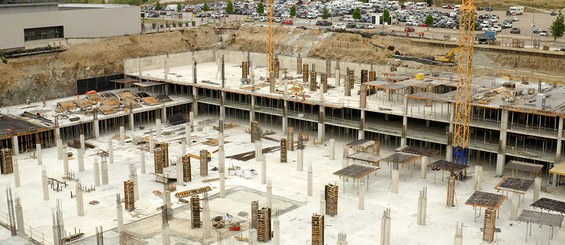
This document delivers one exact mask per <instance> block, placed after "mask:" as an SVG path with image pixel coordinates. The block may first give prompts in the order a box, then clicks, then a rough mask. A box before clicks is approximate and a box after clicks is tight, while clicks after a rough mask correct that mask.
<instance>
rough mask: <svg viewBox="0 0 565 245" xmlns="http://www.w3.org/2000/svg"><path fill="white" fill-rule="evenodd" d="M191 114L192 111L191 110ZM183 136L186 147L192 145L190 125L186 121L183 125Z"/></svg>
mask: <svg viewBox="0 0 565 245" xmlns="http://www.w3.org/2000/svg"><path fill="white" fill-rule="evenodd" d="M191 114H192V112H191ZM184 132H185V134H184V138H185V141H186V144H187V146H188V147H190V146H191V145H192V126H191V125H190V123H186V125H185V127H184Z"/></svg>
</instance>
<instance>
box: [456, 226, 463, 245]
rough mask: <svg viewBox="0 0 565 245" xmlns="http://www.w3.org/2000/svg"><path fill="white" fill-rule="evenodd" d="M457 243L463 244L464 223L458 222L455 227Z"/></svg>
mask: <svg viewBox="0 0 565 245" xmlns="http://www.w3.org/2000/svg"><path fill="white" fill-rule="evenodd" d="M454 240H455V241H454V244H455V245H463V224H460V223H459V222H457V226H456V227H455V239H454Z"/></svg>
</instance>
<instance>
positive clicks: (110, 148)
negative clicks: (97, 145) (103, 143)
mask: <svg viewBox="0 0 565 245" xmlns="http://www.w3.org/2000/svg"><path fill="white" fill-rule="evenodd" d="M108 160H109V161H110V164H112V163H114V147H113V143H112V138H110V140H109V141H108Z"/></svg>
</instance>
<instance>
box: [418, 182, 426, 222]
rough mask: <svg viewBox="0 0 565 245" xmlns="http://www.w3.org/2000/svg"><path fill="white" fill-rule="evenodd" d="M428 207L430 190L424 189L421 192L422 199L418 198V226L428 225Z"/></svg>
mask: <svg viewBox="0 0 565 245" xmlns="http://www.w3.org/2000/svg"><path fill="white" fill-rule="evenodd" d="M427 205H428V190H427V188H426V187H424V188H423V189H422V190H421V191H420V197H419V198H418V220H417V221H418V225H426V213H427Z"/></svg>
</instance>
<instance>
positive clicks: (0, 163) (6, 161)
mask: <svg viewBox="0 0 565 245" xmlns="http://www.w3.org/2000/svg"><path fill="white" fill-rule="evenodd" d="M0 155H1V156H0V167H1V170H2V174H11V173H14V162H13V160H12V150H11V149H1V150H0Z"/></svg>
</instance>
